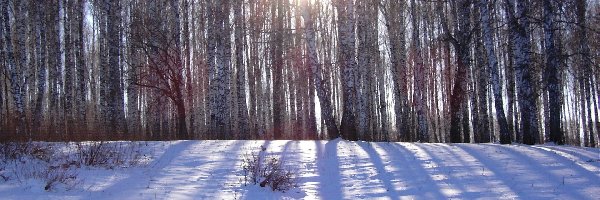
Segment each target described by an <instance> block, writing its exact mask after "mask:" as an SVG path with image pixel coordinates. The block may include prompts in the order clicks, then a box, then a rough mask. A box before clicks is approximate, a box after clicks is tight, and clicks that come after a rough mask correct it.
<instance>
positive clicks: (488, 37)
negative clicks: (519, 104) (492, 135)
mask: <svg viewBox="0 0 600 200" xmlns="http://www.w3.org/2000/svg"><path fill="white" fill-rule="evenodd" d="M487 2H488V1H487V0H480V2H479V3H480V4H481V5H480V7H479V9H480V15H481V24H482V30H483V44H484V45H485V50H486V54H487V58H488V67H489V71H490V75H491V78H492V89H493V92H494V108H495V109H496V118H497V120H498V126H499V127H498V128H500V130H499V131H500V143H502V144H510V142H511V140H510V132H509V131H508V123H507V121H506V116H505V115H504V106H503V101H502V99H503V98H502V84H501V83H500V76H499V75H498V73H499V72H498V60H497V59H496V53H495V52H494V41H493V36H492V24H491V22H490V12H489V8H488V6H489V4H488V3H487Z"/></svg>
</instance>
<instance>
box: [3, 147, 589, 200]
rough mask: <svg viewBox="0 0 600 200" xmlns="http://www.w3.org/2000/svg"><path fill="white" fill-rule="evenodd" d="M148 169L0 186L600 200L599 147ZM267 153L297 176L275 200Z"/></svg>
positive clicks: (92, 171)
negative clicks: (266, 180)
mask: <svg viewBox="0 0 600 200" xmlns="http://www.w3.org/2000/svg"><path fill="white" fill-rule="evenodd" d="M143 144H144V145H140V148H142V149H141V152H145V154H146V158H147V159H148V162H147V164H145V165H139V166H134V167H128V168H119V167H118V168H114V169H104V168H89V167H82V168H78V169H77V170H78V171H77V172H78V177H79V179H80V181H81V182H80V183H79V184H77V185H76V186H75V187H74V188H71V189H67V188H57V189H54V190H52V191H45V190H44V185H45V184H44V183H43V182H42V181H39V180H31V179H29V180H25V181H17V180H9V181H6V182H5V181H2V180H0V199H454V198H457V199H473V198H482V199H600V196H599V194H600V149H595V148H581V147H573V146H556V145H537V146H526V145H499V144H436V143H433V144H425V143H385V142H349V141H344V140H340V139H336V140H332V141H287V140H281V141H236V140H230V141H213V140H207V141H173V142H143ZM260 146H263V147H265V148H266V149H267V153H268V154H271V155H275V156H280V157H281V159H283V160H284V161H285V164H286V166H287V167H289V168H291V169H293V170H295V171H296V172H297V174H298V180H297V181H298V187H297V188H294V189H292V190H290V191H287V192H285V193H284V192H274V191H271V190H270V189H269V188H262V187H260V186H258V185H248V186H244V185H243V182H242V180H243V176H242V170H241V167H240V166H241V164H242V160H243V158H244V156H245V155H248V154H249V153H251V152H258V151H259V150H260Z"/></svg>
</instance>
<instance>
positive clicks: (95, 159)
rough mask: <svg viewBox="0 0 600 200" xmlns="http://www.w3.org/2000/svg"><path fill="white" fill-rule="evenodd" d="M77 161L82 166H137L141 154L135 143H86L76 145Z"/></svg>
mask: <svg viewBox="0 0 600 200" xmlns="http://www.w3.org/2000/svg"><path fill="white" fill-rule="evenodd" d="M75 156H76V160H77V162H79V163H80V164H81V165H85V166H92V167H106V168H111V169H112V168H114V167H117V166H127V165H136V164H137V161H138V160H139V157H140V154H139V152H138V150H137V145H136V144H135V143H133V142H128V143H120V142H103V141H100V142H86V143H77V144H76V153H75Z"/></svg>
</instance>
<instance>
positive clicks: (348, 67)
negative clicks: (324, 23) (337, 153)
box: [335, 0, 358, 140]
mask: <svg viewBox="0 0 600 200" xmlns="http://www.w3.org/2000/svg"><path fill="white" fill-rule="evenodd" d="M335 6H336V8H337V12H338V19H337V25H338V48H339V54H338V62H339V63H340V68H341V69H342V90H343V92H342V96H343V102H344V103H343V104H344V105H343V111H342V124H341V128H342V130H341V135H342V137H344V138H345V139H348V140H357V139H358V138H357V132H356V117H357V115H356V108H355V105H356V103H355V100H356V93H357V89H356V68H357V63H356V57H355V51H354V48H355V46H356V33H355V31H354V26H355V18H354V3H353V1H351V0H336V1H335Z"/></svg>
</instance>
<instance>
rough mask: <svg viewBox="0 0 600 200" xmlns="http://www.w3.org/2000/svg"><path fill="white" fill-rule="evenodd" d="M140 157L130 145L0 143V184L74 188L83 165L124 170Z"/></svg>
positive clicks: (134, 145) (130, 143)
mask: <svg viewBox="0 0 600 200" xmlns="http://www.w3.org/2000/svg"><path fill="white" fill-rule="evenodd" d="M140 157H141V154H140V153H139V150H138V144H137V143H133V142H84V143H45V142H7V143H0V181H5V182H6V181H10V180H16V181H19V182H21V183H23V182H27V181H29V180H35V181H42V182H43V187H44V189H45V190H54V189H55V188H65V189H67V190H69V189H72V188H74V187H75V186H77V185H78V184H79V183H80V181H79V180H78V178H77V175H78V173H77V172H78V170H77V169H78V168H80V167H81V166H82V165H83V166H91V167H105V168H109V169H112V168H114V167H127V166H131V165H136V164H138V162H139V160H140Z"/></svg>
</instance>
